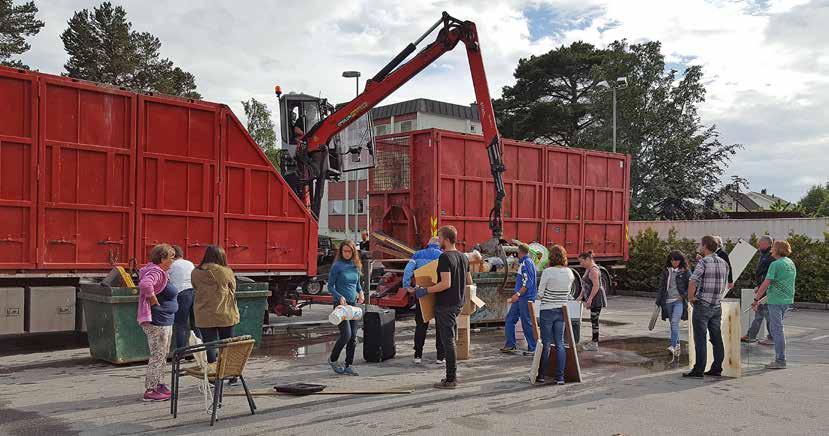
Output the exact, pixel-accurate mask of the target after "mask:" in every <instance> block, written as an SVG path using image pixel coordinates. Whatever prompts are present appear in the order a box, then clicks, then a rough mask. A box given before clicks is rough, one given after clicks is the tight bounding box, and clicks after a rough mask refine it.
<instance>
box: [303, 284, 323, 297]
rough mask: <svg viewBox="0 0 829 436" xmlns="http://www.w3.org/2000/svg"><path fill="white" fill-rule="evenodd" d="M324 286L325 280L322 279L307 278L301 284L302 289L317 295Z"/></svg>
mask: <svg viewBox="0 0 829 436" xmlns="http://www.w3.org/2000/svg"><path fill="white" fill-rule="evenodd" d="M324 287H325V282H324V281H322V280H308V281H307V282H305V283H303V284H302V291H303V292H304V293H306V294H310V295H319V294H320V293H322V289H323V288H324Z"/></svg>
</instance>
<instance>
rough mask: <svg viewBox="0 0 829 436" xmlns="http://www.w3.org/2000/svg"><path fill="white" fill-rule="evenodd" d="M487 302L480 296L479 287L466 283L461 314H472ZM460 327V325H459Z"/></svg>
mask: <svg viewBox="0 0 829 436" xmlns="http://www.w3.org/2000/svg"><path fill="white" fill-rule="evenodd" d="M485 304H486V303H484V300H481V299H480V298H478V287H477V286H475V285H474V284H472V285H466V289H464V292H463V307H462V308H461V315H472V314H473V313H475V311H476V310H478V309H479V308H481V307H484V305H485ZM459 328H460V327H459Z"/></svg>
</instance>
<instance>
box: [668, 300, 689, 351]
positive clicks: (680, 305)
mask: <svg viewBox="0 0 829 436" xmlns="http://www.w3.org/2000/svg"><path fill="white" fill-rule="evenodd" d="M684 309H685V302H684V301H682V300H676V301H674V302H673V303H668V313H670V314H671V346H672V347H676V346H677V344H679V322H680V321H682V312H683V310H684Z"/></svg>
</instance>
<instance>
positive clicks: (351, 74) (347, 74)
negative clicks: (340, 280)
mask: <svg viewBox="0 0 829 436" xmlns="http://www.w3.org/2000/svg"><path fill="white" fill-rule="evenodd" d="M343 77H345V78H347V79H350V78H352V77H353V78H354V79H355V87H354V91H355V94H354V95H355V97H356V96H358V95H360V72H359V71H343ZM356 180H357V193H356V194H355V195H354V198H360V177H359V175H358V177H356ZM366 183H368V181H366ZM366 191H368V189H366ZM350 205H351V199H350V198H349V197H348V173H345V237H346V239H348V234H349V233H350V230H349V228H348V210H349V206H350ZM359 230H360V215H359V214H357V207H356V205H355V207H354V242H359V238H358V236H357V233H358V232H359Z"/></svg>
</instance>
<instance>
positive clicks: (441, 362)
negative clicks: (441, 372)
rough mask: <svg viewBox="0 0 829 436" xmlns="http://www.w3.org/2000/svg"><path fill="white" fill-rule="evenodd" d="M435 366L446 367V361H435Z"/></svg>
mask: <svg viewBox="0 0 829 436" xmlns="http://www.w3.org/2000/svg"><path fill="white" fill-rule="evenodd" d="M435 365H446V360H444V359H438V360H435Z"/></svg>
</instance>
